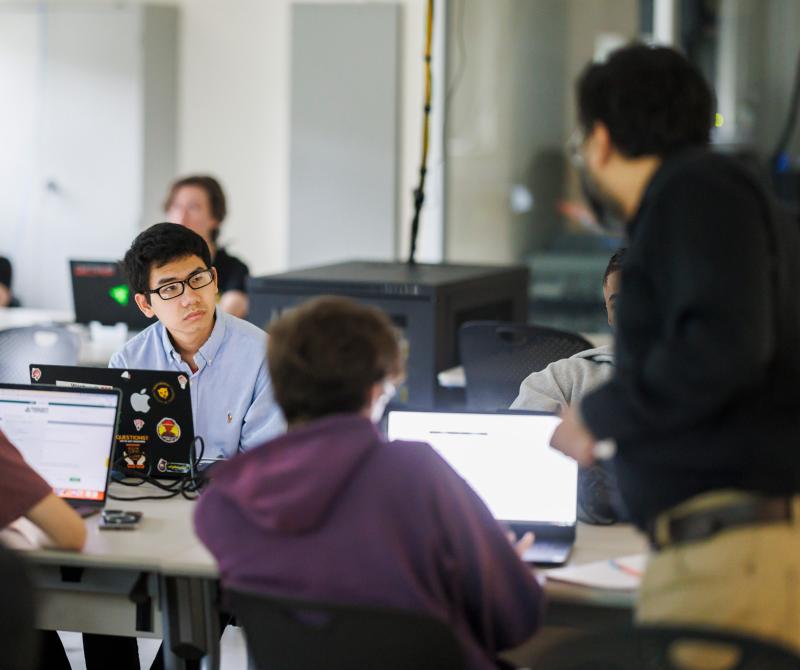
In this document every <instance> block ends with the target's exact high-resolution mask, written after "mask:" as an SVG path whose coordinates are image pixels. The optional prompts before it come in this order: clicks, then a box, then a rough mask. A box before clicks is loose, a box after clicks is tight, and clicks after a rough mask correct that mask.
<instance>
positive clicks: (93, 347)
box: [0, 307, 135, 367]
mask: <svg viewBox="0 0 800 670" xmlns="http://www.w3.org/2000/svg"><path fill="white" fill-rule="evenodd" d="M74 320H75V315H74V314H73V313H72V312H69V311H58V310H51V309H29V308H26V307H0V330H6V329H8V328H24V327H27V326H44V325H52V324H56V325H61V326H65V327H66V328H67V329H68V330H70V331H72V332H74V333H76V334H77V335H78V337H79V338H80V351H79V353H78V362H79V364H80V365H90V366H94V367H106V366H107V365H108V361H109V360H110V359H111V356H112V355H113V354H114V353H115V352H117V351H118V350H119V349H121V348H122V346H123V345H124V344H125V342H126V341H127V340H128V339H129V338H130V337H132V336H133V335H135V333H132V332H127V330H126V329H123V330H121V331H120V330H118V329H115V328H113V327H103V326H100V325H99V324H94V325H93V327H92V328H91V329H90V328H88V327H87V326H85V325H83V324H78V323H74ZM90 331H91V332H90Z"/></svg>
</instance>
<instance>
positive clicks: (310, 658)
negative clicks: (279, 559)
mask: <svg viewBox="0 0 800 670" xmlns="http://www.w3.org/2000/svg"><path fill="white" fill-rule="evenodd" d="M223 602H224V604H225V607H226V610H228V611H230V612H231V613H232V614H233V615H234V616H235V617H236V620H237V622H238V624H239V625H240V626H242V628H243V629H244V634H245V638H246V640H247V651H248V656H249V658H250V666H249V667H250V668H251V669H252V668H256V669H257V670H323V669H324V670H355V669H356V668H380V670H463V669H464V667H465V666H464V661H463V658H462V651H461V646H460V644H459V642H458V640H457V639H456V638H455V636H454V635H453V633H452V631H451V630H450V628H449V627H448V626H447V624H445V623H444V622H442V621H439V620H438V619H435V618H433V617H432V616H429V615H425V614H420V613H416V612H408V611H404V610H397V609H390V608H383V607H366V606H356V605H332V604H329V603H327V604H326V603H318V602H310V601H304V600H295V599H290V598H279V597H272V596H267V595H262V594H255V593H246V592H243V591H237V590H230V589H229V590H227V591H226V592H225V594H224V596H223Z"/></svg>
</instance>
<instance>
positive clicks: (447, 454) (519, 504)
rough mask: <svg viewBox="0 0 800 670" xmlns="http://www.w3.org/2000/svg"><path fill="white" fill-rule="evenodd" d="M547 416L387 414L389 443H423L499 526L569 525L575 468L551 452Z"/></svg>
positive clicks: (551, 420) (554, 420)
mask: <svg viewBox="0 0 800 670" xmlns="http://www.w3.org/2000/svg"><path fill="white" fill-rule="evenodd" d="M559 422H560V419H559V418H558V417H555V416H551V415H531V414H470V413H456V412H403V411H395V412H390V413H389V422H388V428H387V433H388V437H389V439H390V440H412V441H416V442H427V443H428V444H430V445H431V446H432V447H433V448H434V449H435V450H436V451H437V452H438V453H439V454H440V455H441V456H442V458H444V460H446V461H447V462H448V463H449V464H450V465H451V466H452V468H453V469H454V470H455V471H456V472H458V473H459V474H460V475H461V476H462V477H463V478H464V479H465V480H466V482H467V483H468V484H469V485H470V486H471V487H472V488H473V489H474V490H475V491H476V492H477V493H478V495H480V497H481V498H483V501H484V502H485V503H486V505H487V507H488V508H489V509H490V510H491V512H492V514H493V515H494V517H495V518H496V519H499V520H501V521H522V522H543V523H555V524H573V523H574V522H575V515H576V506H577V486H578V467H577V465H576V463H575V461H573V460H572V459H570V458H567V457H566V456H564V455H563V454H561V453H559V452H557V451H555V450H554V449H552V448H551V447H550V446H549V444H550V437H551V436H552V434H553V431H554V430H555V428H556V426H557V425H558V424H559Z"/></svg>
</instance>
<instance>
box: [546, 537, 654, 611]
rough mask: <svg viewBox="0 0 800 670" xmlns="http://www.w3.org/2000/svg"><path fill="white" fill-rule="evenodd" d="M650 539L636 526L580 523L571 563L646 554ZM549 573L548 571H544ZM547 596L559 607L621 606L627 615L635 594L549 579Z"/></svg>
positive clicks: (608, 607) (615, 608) (617, 608)
mask: <svg viewBox="0 0 800 670" xmlns="http://www.w3.org/2000/svg"><path fill="white" fill-rule="evenodd" d="M647 551H648V545H647V539H646V538H645V536H644V535H642V534H641V533H639V532H638V531H637V530H636V529H635V528H634V527H633V526H629V525H625V524H619V525H614V526H591V525H589V524H585V523H579V524H578V528H577V537H576V541H575V548H574V550H573V552H572V556H570V560H569V564H570V565H583V564H584V563H592V562H594V561H605V560H608V559H610V558H618V557H620V556H627V555H630V554H645V553H647ZM544 573H545V575H547V571H546V570H545V571H544ZM545 592H546V593H547V596H548V599H549V600H550V602H551V603H552V604H553V605H554V606H555V607H556V608H558V607H562V606H564V605H570V606H573V605H578V606H581V607H584V608H607V609H612V610H622V612H621V613H622V615H623V616H625V617H627V616H628V611H629V610H631V609H632V608H633V605H634V602H635V600H636V594H635V593H634V592H631V591H612V590H610V589H592V588H588V587H585V586H577V585H574V584H567V583H565V582H556V581H548V582H547V583H546V584H545Z"/></svg>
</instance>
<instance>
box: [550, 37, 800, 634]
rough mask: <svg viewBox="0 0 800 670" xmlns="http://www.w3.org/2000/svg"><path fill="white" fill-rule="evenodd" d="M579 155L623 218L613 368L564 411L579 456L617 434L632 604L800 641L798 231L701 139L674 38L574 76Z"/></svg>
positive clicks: (642, 610)
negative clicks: (633, 545)
mask: <svg viewBox="0 0 800 670" xmlns="http://www.w3.org/2000/svg"><path fill="white" fill-rule="evenodd" d="M577 89H578V90H577V92H578V108H579V121H580V129H579V132H580V137H579V138H577V141H576V142H575V143H574V144H575V146H574V157H575V159H576V163H577V164H578V165H579V167H580V170H581V175H582V181H583V184H584V187H585V190H586V191H587V194H588V195H589V196H590V197H589V200H590V202H592V203H593V204H594V205H595V207H596V209H597V211H598V213H600V214H601V215H603V214H608V213H609V212H613V213H614V214H615V215H616V216H617V218H618V219H620V220H622V221H624V222H625V228H626V232H627V236H628V256H627V258H626V261H625V273H624V277H623V281H622V288H621V292H620V294H619V298H618V303H617V331H616V353H617V368H616V372H615V376H614V377H613V378H612V380H611V381H610V382H609V383H608V384H606V385H605V386H603V387H601V388H599V389H598V390H597V391H595V392H593V393H591V394H589V395H587V396H586V397H585V398H584V399H583V401H582V402H581V404H580V406H579V407H577V408H573V409H572V410H570V411H568V412H566V413H565V415H564V420H563V422H562V424H561V425H560V426H559V428H558V429H557V431H556V433H555V434H554V436H553V446H554V447H556V448H557V449H560V450H561V451H563V452H564V453H566V454H569V455H571V456H573V457H575V458H576V459H577V460H578V461H579V462H580V463H581V464H582V465H589V464H591V463H592V461H593V460H594V452H595V445H596V443H597V442H598V441H600V440H613V441H615V442H616V445H617V453H616V456H615V461H616V462H615V466H616V472H617V475H618V478H619V485H620V489H621V493H622V496H623V499H624V501H625V504H626V507H627V509H628V511H629V512H630V515H631V517H632V518H633V520H634V522H635V523H636V524H637V525H638V526H639V527H640V528H642V529H643V530H645V531H646V532H647V533H648V534H649V536H650V540H651V544H652V547H653V555H652V556H651V560H650V563H649V566H648V569H647V574H646V575H645V578H644V581H643V584H642V589H641V592H640V599H639V604H638V606H637V616H638V618H639V620H641V621H647V622H670V623H689V624H699V625H710V626H715V625H716V626H722V627H726V628H732V629H735V630H740V631H743V632H749V633H751V634H754V635H761V636H764V637H767V638H771V639H774V640H781V641H783V642H785V643H787V644H789V645H791V646H793V647H794V648H795V649H798V650H800V579H798V578H797V575H798V574H800V571H799V570H798V564H799V562H800V497H799V496H798V495H797V494H798V492H799V491H800V347H799V346H798V344H799V343H800V299H798V297H797V295H796V291H797V290H798V288H800V280H799V279H798V259H800V246H799V245H798V233H797V230H796V226H794V225H792V223H791V222H789V221H788V220H785V219H782V218H781V217H780V216H778V215H777V214H776V213H775V211H774V210H773V209H772V208H771V206H770V202H769V199H768V198H767V196H766V195H765V193H764V192H763V190H762V188H761V187H760V185H759V182H758V180H757V179H755V178H754V177H753V176H752V175H751V174H749V173H748V172H747V171H746V170H745V169H744V168H743V167H741V166H740V165H738V164H737V163H736V162H734V161H733V160H731V159H729V158H726V157H723V156H720V155H717V154H713V153H711V152H710V151H709V150H708V147H707V145H708V142H709V136H710V130H711V126H712V119H713V112H714V109H713V98H712V94H711V92H710V90H709V89H708V87H707V85H706V83H705V82H704V81H703V78H702V76H701V75H700V73H699V72H698V71H697V69H696V68H695V67H693V66H692V65H691V64H690V63H689V62H688V61H686V60H685V59H684V58H683V57H682V56H681V55H679V54H678V53H677V52H675V51H673V50H671V49H667V48H649V47H645V46H631V47H626V48H624V49H621V50H619V51H617V52H615V53H614V54H612V55H611V56H610V58H609V59H608V61H607V62H605V63H603V64H592V65H589V66H588V67H587V68H586V69H585V70H584V72H583V74H582V75H581V77H580V79H579V81H578V87H577Z"/></svg>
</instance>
